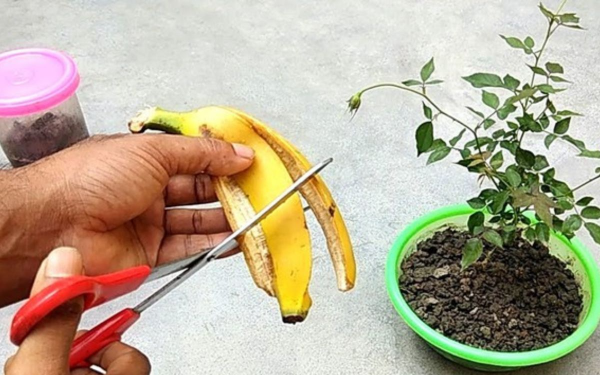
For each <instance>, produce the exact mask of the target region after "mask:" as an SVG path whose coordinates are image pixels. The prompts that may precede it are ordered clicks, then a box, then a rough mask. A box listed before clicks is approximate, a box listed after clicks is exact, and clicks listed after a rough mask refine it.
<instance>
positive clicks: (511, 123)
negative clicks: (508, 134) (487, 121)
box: [506, 121, 519, 130]
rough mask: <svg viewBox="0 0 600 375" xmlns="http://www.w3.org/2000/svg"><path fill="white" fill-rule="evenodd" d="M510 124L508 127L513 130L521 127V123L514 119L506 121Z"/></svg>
mask: <svg viewBox="0 0 600 375" xmlns="http://www.w3.org/2000/svg"><path fill="white" fill-rule="evenodd" d="M506 123H507V124H508V127H509V128H511V129H512V130H517V129H519V124H516V123H514V122H512V121H507V122H506Z"/></svg>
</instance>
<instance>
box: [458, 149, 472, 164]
mask: <svg viewBox="0 0 600 375" xmlns="http://www.w3.org/2000/svg"><path fill="white" fill-rule="evenodd" d="M460 156H462V157H463V159H467V158H468V157H469V156H471V150H469V149H468V148H465V149H464V150H461V151H460ZM467 161H468V160H467Z"/></svg>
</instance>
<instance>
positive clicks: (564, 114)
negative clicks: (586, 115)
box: [556, 110, 583, 116]
mask: <svg viewBox="0 0 600 375" xmlns="http://www.w3.org/2000/svg"><path fill="white" fill-rule="evenodd" d="M556 114H557V115H559V116H583V115H582V114H580V113H577V112H573V111H569V110H564V111H558V112H556Z"/></svg>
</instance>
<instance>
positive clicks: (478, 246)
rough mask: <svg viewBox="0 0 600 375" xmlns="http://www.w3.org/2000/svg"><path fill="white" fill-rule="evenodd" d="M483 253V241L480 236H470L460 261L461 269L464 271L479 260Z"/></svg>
mask: <svg viewBox="0 0 600 375" xmlns="http://www.w3.org/2000/svg"><path fill="white" fill-rule="evenodd" d="M481 253H483V243H482V242H481V240H480V239H479V238H470V239H469V240H467V243H466V244H465V247H464V249H463V254H462V259H461V261H460V266H461V269H462V270H463V271H464V270H465V269H467V268H469V266H470V265H471V264H473V263H475V262H476V261H477V259H479V257H480V256H481Z"/></svg>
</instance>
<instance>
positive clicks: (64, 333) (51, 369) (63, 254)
mask: <svg viewBox="0 0 600 375" xmlns="http://www.w3.org/2000/svg"><path fill="white" fill-rule="evenodd" d="M81 274H83V262H82V258H81V255H80V254H79V252H78V251H77V250H75V249H73V248H68V247H63V248H57V249H55V250H53V251H52V252H51V253H50V255H49V256H48V257H47V258H46V260H44V262H43V263H42V265H41V266H40V268H39V270H38V274H37V276H36V278H35V282H34V285H33V287H32V292H31V294H32V295H34V294H36V293H37V292H39V291H40V290H42V289H43V288H44V287H46V286H48V285H50V284H51V283H53V282H55V281H56V280H58V279H60V278H64V277H68V276H74V275H81ZM82 310H83V299H82V298H77V299H74V300H71V301H69V302H67V303H65V304H63V305H61V306H60V307H58V308H56V309H55V310H54V311H52V312H51V313H50V314H48V315H47V316H46V317H45V318H44V319H42V320H41V321H40V322H39V323H38V324H37V325H36V326H35V327H34V328H33V329H32V331H31V332H30V333H29V335H28V336H27V337H26V338H25V340H23V342H22V343H21V346H20V347H19V350H18V351H17V354H16V355H15V356H14V357H13V359H12V360H11V362H10V363H9V364H8V365H7V367H10V369H9V370H10V371H14V373H15V374H20V373H39V374H42V373H43V374H55V373H56V374H58V373H60V374H62V373H67V372H68V360H69V351H70V349H71V344H72V342H73V338H74V337H75V332H76V331H77V326H78V324H79V320H80V317H81V313H82ZM7 373H9V371H7Z"/></svg>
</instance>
